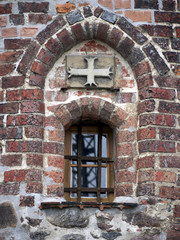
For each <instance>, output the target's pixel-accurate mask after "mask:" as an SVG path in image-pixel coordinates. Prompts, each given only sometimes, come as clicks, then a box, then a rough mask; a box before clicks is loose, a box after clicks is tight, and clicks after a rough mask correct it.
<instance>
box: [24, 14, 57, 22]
mask: <svg viewBox="0 0 180 240" xmlns="http://www.w3.org/2000/svg"><path fill="white" fill-rule="evenodd" d="M28 17H29V23H31V24H34V25H35V24H38V23H40V24H47V22H49V21H51V20H52V16H50V15H48V14H43V13H38V14H29V16H28Z"/></svg>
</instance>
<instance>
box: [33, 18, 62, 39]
mask: <svg viewBox="0 0 180 240" xmlns="http://www.w3.org/2000/svg"><path fill="white" fill-rule="evenodd" d="M65 24H66V22H65V20H64V18H63V16H61V15H59V16H57V17H56V18H55V20H54V21H53V22H52V23H50V24H49V25H47V26H46V28H45V29H44V30H43V31H41V32H40V33H39V34H38V35H37V37H36V39H37V40H38V41H39V43H40V44H43V43H44V42H45V41H46V40H47V39H48V38H50V37H51V36H52V35H53V34H55V33H56V32H57V31H59V30H60V29H61V28H62V27H63V26H64V25H65Z"/></svg>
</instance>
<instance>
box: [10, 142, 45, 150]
mask: <svg viewBox="0 0 180 240" xmlns="http://www.w3.org/2000/svg"><path fill="white" fill-rule="evenodd" d="M6 151H7V152H39V153H42V142H41V141H26V142H25V141H8V142H6Z"/></svg>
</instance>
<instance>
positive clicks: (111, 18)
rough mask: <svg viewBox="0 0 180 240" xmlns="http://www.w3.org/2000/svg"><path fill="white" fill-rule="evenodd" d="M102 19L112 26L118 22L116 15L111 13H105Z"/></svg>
mask: <svg viewBox="0 0 180 240" xmlns="http://www.w3.org/2000/svg"><path fill="white" fill-rule="evenodd" d="M101 18H102V19H103V20H105V21H107V22H109V23H112V24H115V22H116V20H117V16H116V14H114V13H112V12H109V11H104V12H103V14H102V16H101Z"/></svg>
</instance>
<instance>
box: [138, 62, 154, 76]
mask: <svg viewBox="0 0 180 240" xmlns="http://www.w3.org/2000/svg"><path fill="white" fill-rule="evenodd" d="M150 71H151V68H150V66H149V63H148V62H142V63H138V64H137V65H136V66H135V67H134V74H135V76H136V77H139V76H141V75H144V74H147V73H150Z"/></svg>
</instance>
